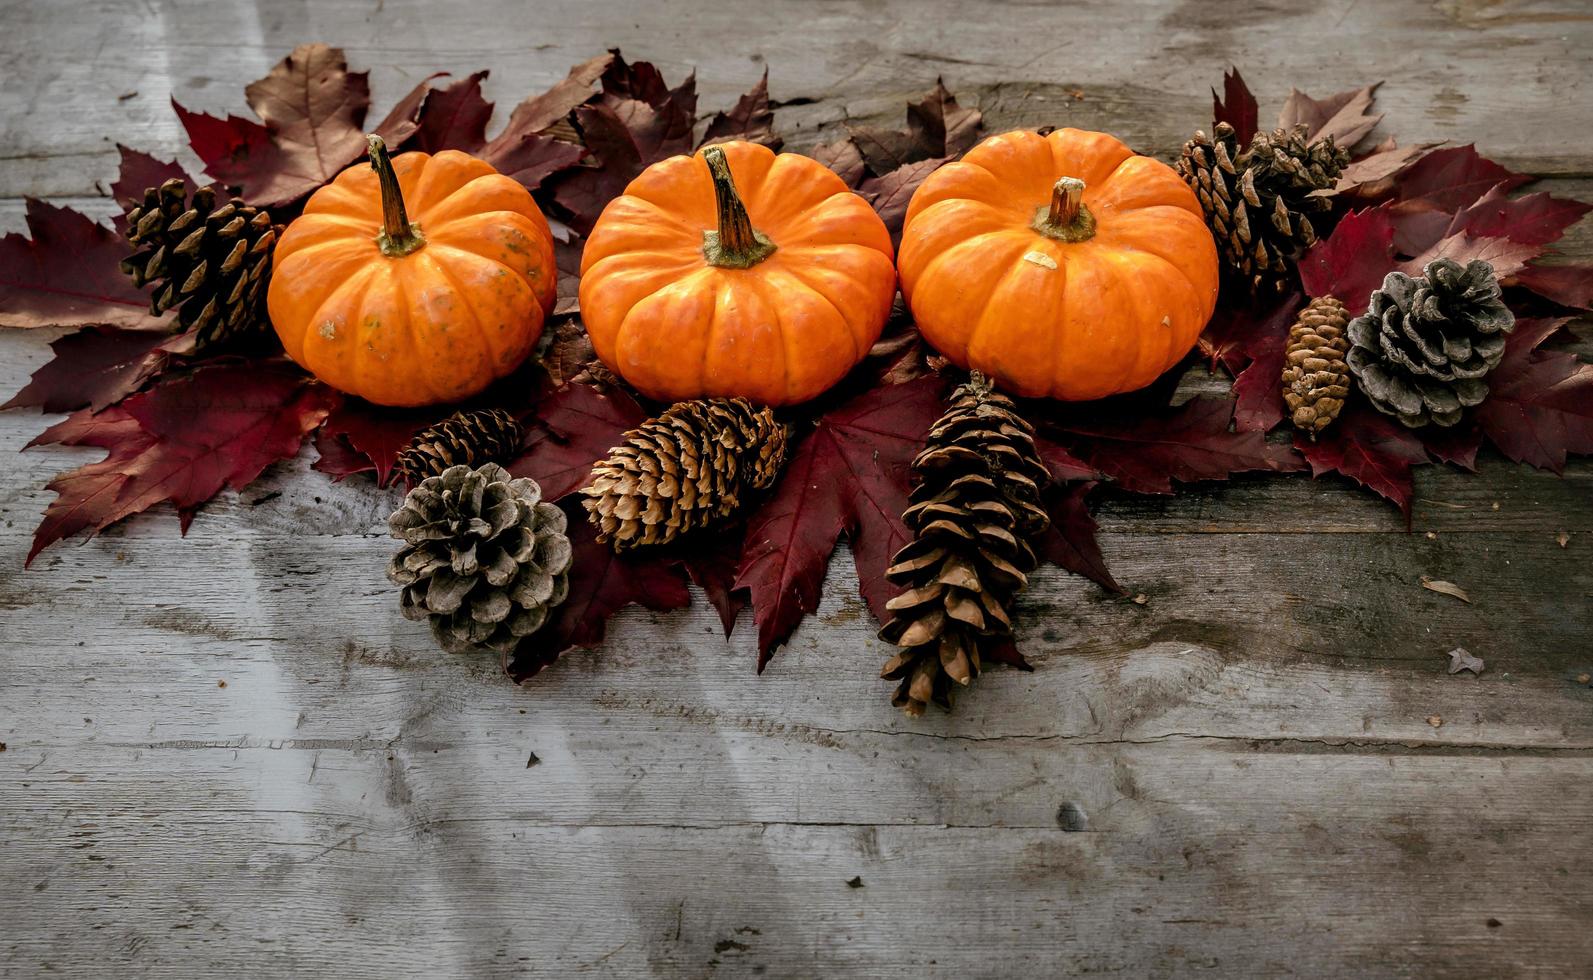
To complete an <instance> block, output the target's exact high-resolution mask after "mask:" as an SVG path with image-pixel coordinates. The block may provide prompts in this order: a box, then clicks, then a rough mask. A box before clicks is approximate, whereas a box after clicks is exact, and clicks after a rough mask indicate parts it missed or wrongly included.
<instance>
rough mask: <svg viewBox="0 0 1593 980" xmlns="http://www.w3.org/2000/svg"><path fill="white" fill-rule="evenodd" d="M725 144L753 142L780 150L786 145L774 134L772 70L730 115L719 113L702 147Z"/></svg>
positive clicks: (740, 100) (766, 72)
mask: <svg viewBox="0 0 1593 980" xmlns="http://www.w3.org/2000/svg"><path fill="white" fill-rule="evenodd" d="M725 140H750V141H752V142H754V143H762V144H763V145H764V146H767V147H769V148H770V149H774V150H778V149H779V148H780V146H781V144H783V143H784V142H785V141H784V140H782V139H781V138H780V135H779V134H778V133H776V132H775V131H774V107H773V106H771V105H770V104H769V69H768V68H765V69H764V70H763V77H762V78H760V79H758V84H756V85H754V86H753V87H752V91H750V92H748V93H747V94H746V95H743V96H742V97H741V98H739V99H737V100H736V105H735V108H733V109H731V110H730V111H729V112H716V113H714V117H713V118H712V119H710V120H709V121H708V129H707V131H706V132H704V133H703V137H702V143H701V145H702V146H707V145H708V144H709V143H722V142H724V141H725Z"/></svg>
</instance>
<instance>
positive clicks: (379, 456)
mask: <svg viewBox="0 0 1593 980" xmlns="http://www.w3.org/2000/svg"><path fill="white" fill-rule="evenodd" d="M452 413H453V409H452V408H451V407H442V406H431V407H428V408H409V409H405V408H388V407H386V406H383V405H372V404H371V403H370V402H368V401H365V400H364V399H362V398H355V397H353V396H352V395H350V396H347V397H345V398H343V399H342V400H341V401H340V402H338V404H337V406H336V407H334V408H333V409H332V411H331V414H330V415H328V416H327V419H326V425H325V426H324V427H323V428H322V430H321V431H322V433H323V434H324V435H325V436H327V437H329V438H336V439H340V440H341V441H342V442H344V443H345V444H346V445H347V446H348V448H349V449H351V450H353V451H354V452H356V453H358V454H359V455H361V456H363V457H365V459H366V461H367V462H368V463H369V464H370V468H371V469H374V470H375V471H376V484H377V486H386V485H387V480H388V478H389V476H390V475H391V474H392V471H393V464H394V463H395V462H396V461H397V460H398V454H399V453H400V452H402V451H403V450H404V449H405V448H406V447H407V446H408V445H409V442H410V440H411V439H413V438H414V437H415V433H417V432H419V431H420V430H421V429H424V428H425V427H426V426H428V425H434V424H436V423H437V422H440V421H442V420H443V419H445V418H447V417H448V416H449V415H451V414H452ZM319 445H320V443H319V442H317V446H319ZM328 448H330V447H328ZM323 455H325V453H323ZM328 465H331V464H328ZM363 469H365V467H361V468H360V469H359V470H347V467H345V466H340V467H339V469H338V470H337V471H336V472H338V473H339V474H340V477H341V476H348V475H349V473H352V472H360V471H362V470H363ZM345 470H346V471H345ZM326 472H333V471H332V470H326Z"/></svg>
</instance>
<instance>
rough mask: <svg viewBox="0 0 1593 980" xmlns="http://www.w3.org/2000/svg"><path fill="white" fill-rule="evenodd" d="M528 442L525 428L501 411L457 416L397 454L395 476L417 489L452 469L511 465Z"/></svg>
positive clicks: (425, 431) (422, 433) (419, 434)
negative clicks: (420, 484) (429, 478)
mask: <svg viewBox="0 0 1593 980" xmlns="http://www.w3.org/2000/svg"><path fill="white" fill-rule="evenodd" d="M523 442H525V428H524V427H523V426H521V425H520V423H519V422H518V421H517V420H516V419H515V417H514V416H513V415H510V414H509V413H508V412H506V411H504V410H503V409H501V408H493V409H478V410H476V411H473V412H455V413H454V414H453V415H452V416H450V417H448V418H446V419H443V420H442V421H441V422H438V423H437V424H436V425H433V426H430V427H429V428H425V429H422V430H421V431H419V432H417V433H416V434H415V438H413V439H411V440H410V441H409V448H407V449H405V450H404V451H403V452H401V453H399V454H398V459H397V461H396V462H395V463H394V464H393V472H395V473H398V474H399V475H400V476H402V477H403V478H404V482H405V483H406V484H408V485H409V486H414V485H415V484H417V483H419V482H420V481H422V480H424V479H426V478H427V477H429V476H438V475H440V474H441V473H442V471H443V470H446V469H448V468H449V467H450V466H461V465H463V466H471V467H476V466H481V465H482V464H484V463H499V464H503V463H508V462H509V461H510V460H511V459H513V458H514V455H515V453H517V452H518V451H519V449H520V445H521V443H523Z"/></svg>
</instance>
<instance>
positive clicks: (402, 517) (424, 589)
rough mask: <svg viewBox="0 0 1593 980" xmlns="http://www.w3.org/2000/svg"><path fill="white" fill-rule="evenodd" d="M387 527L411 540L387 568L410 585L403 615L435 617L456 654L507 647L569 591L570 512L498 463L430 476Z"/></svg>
mask: <svg viewBox="0 0 1593 980" xmlns="http://www.w3.org/2000/svg"><path fill="white" fill-rule="evenodd" d="M388 528H389V529H390V530H391V532H392V535H393V537H395V538H398V539H399V540H400V541H403V542H404V545H403V547H402V548H400V549H399V551H398V554H397V555H395V556H393V560H392V563H391V564H390V565H388V568H387V577H388V578H389V579H391V580H392V581H393V583H394V584H395V585H399V586H402V587H403V590H404V592H403V602H402V604H401V606H400V611H401V612H402V613H403V615H404V618H405V619H413V620H421V619H429V620H431V629H432V634H433V635H434V636H436V637H437V642H438V643H439V644H440V645H441V646H442V648H443V649H444V650H447V651H448V652H449V653H464V652H467V651H470V650H475V649H482V648H486V649H492V650H497V651H499V652H500V653H502V652H507V651H509V650H511V649H513V648H514V645H515V644H516V643H518V642H519V641H520V639H521V638H522V637H526V636H529V635H531V634H532V633H534V632H536V630H538V629H540V628H541V626H542V624H543V623H544V622H546V621H547V618H548V612H549V610H551V609H552V608H553V607H555V606H557V605H558V604H559V603H561V602H563V601H564V598H565V596H566V595H568V593H569V581H568V576H569V570H570V560H571V557H572V551H571V548H570V539H569V538H567V537H565V534H564V529H565V518H564V511H562V510H560V509H559V508H557V507H555V506H553V505H552V504H550V503H546V502H544V501H543V500H542V490H541V488H540V487H538V486H537V485H536V483H535V481H532V480H528V479H524V478H521V479H514V478H512V477H510V476H509V473H508V471H507V470H505V469H504V468H503V467H501V466H498V465H496V464H494V463H488V464H487V465H486V466H483V467H481V468H479V469H471V468H470V467H468V466H454V467H451V468H449V469H448V470H446V471H444V472H443V474H442V475H441V476H433V477H428V478H427V479H426V480H424V481H423V482H422V483H421V484H420V486H418V487H416V488H415V489H413V490H411V491H410V492H409V496H407V497H405V498H404V504H403V506H402V507H400V508H399V509H398V510H397V511H396V512H394V514H393V516H392V517H391V518H390V519H389V520H388Z"/></svg>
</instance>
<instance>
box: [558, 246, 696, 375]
mask: <svg viewBox="0 0 1593 980" xmlns="http://www.w3.org/2000/svg"><path fill="white" fill-rule="evenodd" d="M701 268H702V265H701V262H700V260H698V259H697V257H695V256H694V257H693V258H691V259H682V258H681V257H679V256H677V255H674V254H672V253H661V252H634V253H631V252H621V253H619V254H617V255H611V256H609V257H608V258H605V259H603V260H601V261H600V262H599V263H598V264H597V265H596V266H593V267H592V268H591V269H589V270H587V271H586V272H584V273H583V274H582V276H581V285H580V302H581V309H582V310H586V311H591V312H589V313H587V315H586V332H587V334H588V335H589V336H590V337H591V338H592V346H593V347H594V348H595V350H596V352H597V355H598V357H600V358H601V359H603V360H604V361H605V362H607V363H617V360H616V359H617V357H618V355H619V349H618V346H619V341H620V335H621V333H622V332H623V331H624V329H625V322H626V320H627V319H628V318H629V317H630V314H631V313H632V311H634V310H635V309H636V307H637V306H639V305H641V304H642V303H644V302H645V301H647V300H648V299H650V298H652V297H653V296H655V295H657V294H658V293H659V292H661V291H662V290H664V289H667V288H669V287H670V286H671V285H673V284H674V283H675V282H677V281H679V280H680V279H681V278H683V277H685V276H687V275H688V274H689V273H690V272H691V271H693V269H697V270H700V269H701ZM609 310H619V311H621V312H620V314H619V315H618V317H617V318H616V317H614V316H611V315H609V314H608V312H607V311H609Z"/></svg>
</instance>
